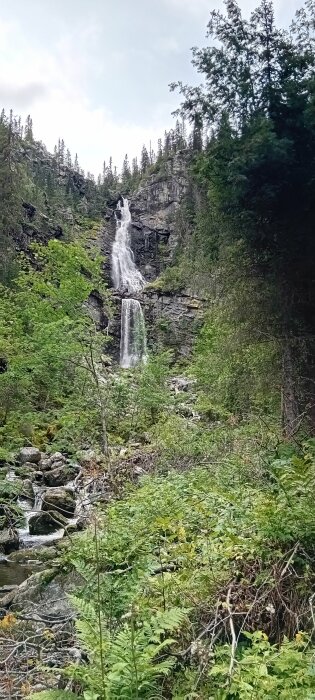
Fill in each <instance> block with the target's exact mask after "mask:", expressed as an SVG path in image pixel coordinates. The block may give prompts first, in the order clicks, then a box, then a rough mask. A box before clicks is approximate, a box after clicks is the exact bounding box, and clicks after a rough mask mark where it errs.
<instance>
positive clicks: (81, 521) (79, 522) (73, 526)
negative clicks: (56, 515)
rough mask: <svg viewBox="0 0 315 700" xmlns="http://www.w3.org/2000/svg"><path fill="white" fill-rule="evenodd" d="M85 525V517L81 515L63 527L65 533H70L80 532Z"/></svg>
mask: <svg viewBox="0 0 315 700" xmlns="http://www.w3.org/2000/svg"><path fill="white" fill-rule="evenodd" d="M85 526H86V519H85V518H84V517H83V516H81V517H80V518H77V519H76V520H75V522H73V523H69V525H67V527H66V529H65V534H67V535H72V534H74V533H75V532H81V531H82V530H84V528H85Z"/></svg>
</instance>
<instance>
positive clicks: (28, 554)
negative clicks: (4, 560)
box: [9, 545, 57, 565]
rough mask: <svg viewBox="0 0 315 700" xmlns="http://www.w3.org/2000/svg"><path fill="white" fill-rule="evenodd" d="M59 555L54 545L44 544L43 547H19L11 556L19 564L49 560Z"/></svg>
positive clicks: (12, 560) (11, 559) (10, 558)
mask: <svg viewBox="0 0 315 700" xmlns="http://www.w3.org/2000/svg"><path fill="white" fill-rule="evenodd" d="M56 556H57V549H56V547H54V546H50V547H48V546H44V545H43V546H42V547H31V548H30V549H19V550H17V551H16V552H12V554H10V556H9V560H10V561H11V562H16V563H19V564H28V563H29V562H31V563H32V565H34V564H36V563H37V562H38V563H41V562H44V561H49V560H50V559H55V558H56Z"/></svg>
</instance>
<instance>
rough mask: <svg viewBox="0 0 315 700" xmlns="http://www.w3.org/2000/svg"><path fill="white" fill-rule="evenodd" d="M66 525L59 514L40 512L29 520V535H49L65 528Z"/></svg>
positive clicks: (65, 520)
mask: <svg viewBox="0 0 315 700" xmlns="http://www.w3.org/2000/svg"><path fill="white" fill-rule="evenodd" d="M66 524H67V519H66V518H64V516H63V515H61V513H57V512H56V511H53V510H50V511H49V512H46V511H43V510H41V511H40V512H39V513H35V515H32V517H31V518H30V519H29V530H30V535H50V534H51V533H52V532H56V530H60V528H62V527H65V526H66Z"/></svg>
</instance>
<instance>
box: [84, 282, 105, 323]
mask: <svg viewBox="0 0 315 700" xmlns="http://www.w3.org/2000/svg"><path fill="white" fill-rule="evenodd" d="M84 306H85V308H86V311H87V313H88V315H89V316H90V318H92V320H93V321H94V323H95V326H96V328H97V330H99V331H102V330H104V329H105V328H107V326H108V316H107V315H106V313H105V310H104V300H103V297H102V295H101V294H100V293H99V292H98V291H97V289H95V290H94V291H93V292H91V294H90V295H89V297H88V299H87V301H86V302H85V304H84Z"/></svg>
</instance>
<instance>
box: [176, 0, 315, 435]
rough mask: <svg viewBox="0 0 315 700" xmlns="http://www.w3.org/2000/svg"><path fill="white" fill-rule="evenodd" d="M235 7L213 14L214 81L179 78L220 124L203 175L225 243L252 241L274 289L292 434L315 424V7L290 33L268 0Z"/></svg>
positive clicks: (191, 103) (210, 123) (197, 59)
mask: <svg viewBox="0 0 315 700" xmlns="http://www.w3.org/2000/svg"><path fill="white" fill-rule="evenodd" d="M225 4H226V10H227V13H226V15H224V14H222V13H221V12H219V11H213V12H212V13H211V18H210V22H209V24H208V37H209V38H210V39H211V40H212V43H211V44H210V46H208V47H206V48H204V49H200V50H199V49H195V50H194V61H193V62H194V64H195V66H196V67H197V69H198V70H199V72H201V73H202V74H203V77H204V86H203V87H200V88H190V87H187V86H186V87H185V86H183V85H181V84H179V87H180V90H181V92H182V94H183V95H184V103H183V106H182V111H183V113H184V114H185V115H188V116H189V117H190V119H191V120H193V121H194V122H196V121H197V122H202V123H203V124H204V125H206V127H207V128H208V129H211V131H210V137H209V140H208V145H207V147H206V149H205V151H204V153H203V154H202V155H201V156H200V158H199V162H198V175H199V181H200V182H201V183H202V185H203V187H204V190H205V192H206V195H207V197H208V198H209V203H210V206H211V208H212V214H211V221H212V224H213V222H215V225H216V231H217V236H216V240H217V245H216V247H217V249H220V247H221V245H222V242H223V244H224V245H226V243H229V244H231V243H232V244H233V243H234V242H235V241H238V242H240V241H241V242H243V243H244V244H245V247H246V250H247V252H248V254H249V256H250V260H251V267H252V274H254V275H255V276H257V275H260V276H263V278H264V279H265V280H267V282H268V284H267V290H270V288H271V290H272V291H273V294H272V296H271V299H270V294H269V291H268V293H267V295H266V294H264V290H262V297H261V306H262V308H264V311H265V313H266V312H267V314H268V316H269V322H272V334H273V336H274V337H276V338H277V339H278V341H279V344H281V345H282V349H283V366H284V372H285V378H284V379H285V381H284V394H283V408H284V423H285V427H286V430H287V433H288V434H290V433H291V434H292V432H294V431H295V430H296V427H297V425H298V424H299V416H300V414H303V415H304V417H306V416H307V417H308V419H309V421H310V422H312V420H313V409H312V407H313V405H314V393H313V387H314V380H313V371H314V367H313V357H314V345H313V325H312V324H313V317H314V292H313V259H314V235H313V227H314V216H315V210H314V202H315V198H314V178H313V172H314V159H315V140H314V139H315V122H314V95H315V93H314V85H315V83H314V67H315V53H314V14H315V8H314V3H313V2H312V0H308V1H307V2H306V3H305V5H304V7H303V8H302V9H301V10H300V11H299V12H298V13H297V15H296V18H295V20H294V22H293V23H292V25H291V28H290V31H284V30H280V29H278V28H277V27H276V25H275V21H274V13H273V7H272V3H271V2H269V1H268V0H263V1H262V2H261V3H260V5H259V7H258V8H257V10H255V12H253V13H252V14H251V16H250V18H249V19H244V18H243V17H242V14H241V10H240V9H239V7H238V4H237V2H236V1H235V0H227V1H226V3H225ZM218 225H219V227H220V230H219V229H218ZM211 234H212V236H213V225H212V226H210V235H211ZM206 237H207V233H206V232H205V233H204V238H206ZM212 240H213V238H212ZM270 301H271V305H270ZM265 330H266V329H265ZM293 385H294V391H293V390H292V387H293Z"/></svg>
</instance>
